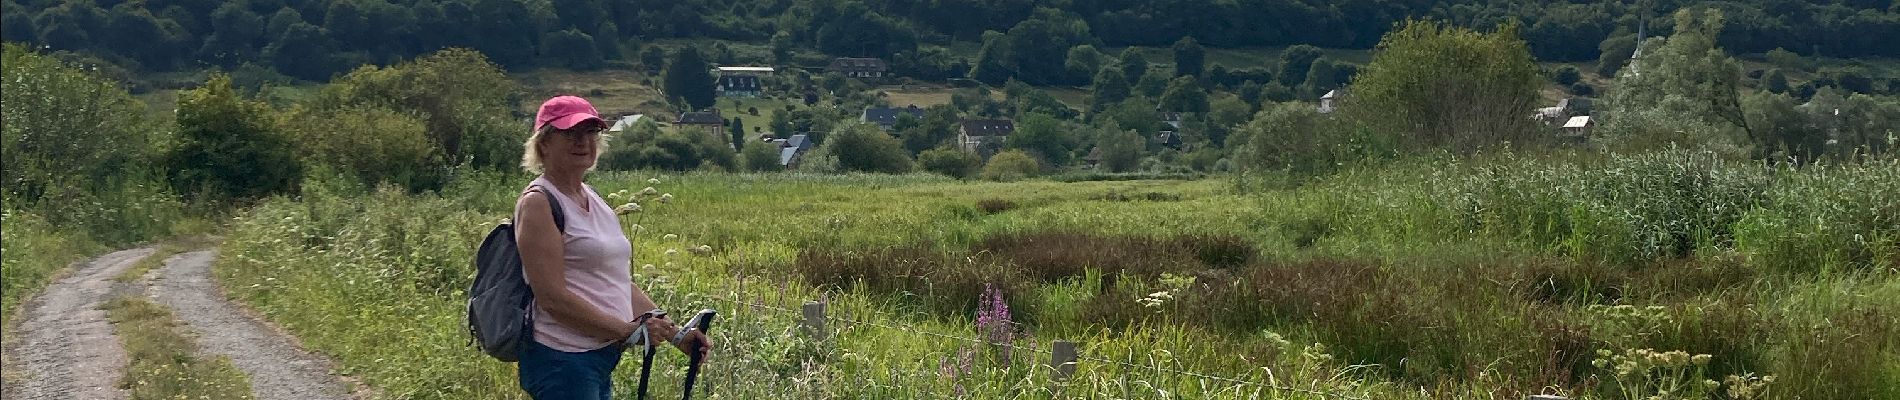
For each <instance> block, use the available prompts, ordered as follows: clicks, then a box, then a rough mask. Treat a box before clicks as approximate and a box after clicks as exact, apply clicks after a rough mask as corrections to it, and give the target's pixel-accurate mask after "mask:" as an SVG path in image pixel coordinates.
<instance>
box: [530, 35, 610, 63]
mask: <svg viewBox="0 0 1900 400" xmlns="http://www.w3.org/2000/svg"><path fill="white" fill-rule="evenodd" d="M541 46H542V48H541V54H542V56H543V57H548V58H553V59H556V60H560V61H561V64H560V65H561V66H563V67H567V68H568V69H572V70H576V71H592V70H597V69H600V68H601V67H604V66H606V65H607V61H606V60H604V59H602V58H601V56H600V50H599V48H597V47H595V46H594V37H593V36H591V35H588V34H587V33H585V32H581V30H579V29H574V28H568V29H566V30H562V31H559V32H549V33H548V37H547V39H544V40H542V41H541Z"/></svg>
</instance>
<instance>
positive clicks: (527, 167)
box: [521, 124, 608, 175]
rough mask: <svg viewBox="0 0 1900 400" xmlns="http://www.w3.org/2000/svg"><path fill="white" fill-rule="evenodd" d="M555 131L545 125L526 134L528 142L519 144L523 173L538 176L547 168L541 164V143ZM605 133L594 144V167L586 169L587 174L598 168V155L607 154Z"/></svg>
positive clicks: (551, 126) (552, 126) (550, 126)
mask: <svg viewBox="0 0 1900 400" xmlns="http://www.w3.org/2000/svg"><path fill="white" fill-rule="evenodd" d="M556 130H557V129H555V128H554V124H547V125H542V126H541V129H540V130H536V131H533V132H529V133H528V141H527V142H525V143H522V144H521V147H522V150H521V169H522V170H523V171H528V173H531V174H535V175H540V174H541V173H542V172H545V171H546V169H547V168H546V167H547V166H546V165H545V164H543V163H542V162H541V142H545V141H547V139H548V136H549V135H550V134H552V133H553V132H554V131H556ZM607 133H608V132H604V131H603V132H601V133H600V138H599V139H598V141H596V142H595V143H594V165H593V166H591V167H587V171H588V172H593V171H594V169H595V168H598V167H600V154H601V153H606V152H607Z"/></svg>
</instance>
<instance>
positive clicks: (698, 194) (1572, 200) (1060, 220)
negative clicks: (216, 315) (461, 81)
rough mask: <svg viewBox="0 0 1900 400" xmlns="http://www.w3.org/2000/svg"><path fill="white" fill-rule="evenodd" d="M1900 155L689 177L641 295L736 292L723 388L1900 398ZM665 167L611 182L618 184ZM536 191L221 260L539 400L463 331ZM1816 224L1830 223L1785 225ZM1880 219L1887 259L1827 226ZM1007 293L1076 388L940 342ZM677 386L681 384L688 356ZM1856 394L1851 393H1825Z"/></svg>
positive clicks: (299, 317) (395, 392)
mask: <svg viewBox="0 0 1900 400" xmlns="http://www.w3.org/2000/svg"><path fill="white" fill-rule="evenodd" d="M1894 167H1895V165H1894V164H1892V161H1870V162H1864V163H1860V164H1850V165H1839V166H1828V167H1807V168H1802V169H1785V168H1784V169H1777V168H1774V167H1770V166H1765V165H1756V164H1747V163H1740V164H1738V163H1730V162H1726V161H1721V160H1717V159H1712V158H1707V157H1704V156H1701V155H1697V154H1693V153H1686V152H1665V153H1657V154H1646V155H1636V156H1622V157H1604V158H1596V157H1580V158H1576V159H1557V158H1551V157H1525V156H1509V155H1507V156H1494V157H1489V158H1479V159H1475V160H1466V161H1452V160H1430V159H1423V160H1406V161H1401V162H1399V163H1398V164H1396V165H1391V166H1385V167H1370V168H1356V169H1350V170H1347V171H1346V172H1344V173H1342V174H1340V175H1337V176H1333V177H1329V178H1324V179H1320V180H1317V181H1314V182H1310V183H1308V184H1305V185H1303V186H1299V187H1291V188H1282V189H1276V190H1271V191H1265V192H1260V193H1249V194H1238V193H1234V192H1231V191H1230V190H1229V189H1228V188H1227V185H1226V184H1224V183H1223V182H1218V181H1208V180H1203V181H1117V182H1078V183H1060V182H1047V181H1028V182H1015V183H963V182H950V181H945V180H942V179H941V178H932V177H925V176H877V175H863V176H828V175H797V174H786V175H771V174H767V175H750V174H742V175H732V174H703V173H694V174H686V175H668V176H660V177H659V178H660V179H661V180H662V182H663V183H662V184H659V185H652V186H656V187H657V189H659V190H660V191H663V192H669V193H672V194H674V195H675V196H677V199H678V200H677V201H675V202H673V203H670V204H663V205H660V204H649V205H648V206H649V207H647V208H646V209H645V211H644V212H642V213H640V214H635V215H630V216H629V217H632V218H635V219H637V220H638V223H639V224H641V225H642V226H643V227H644V229H643V230H641V231H639V232H638V234H637V235H636V236H635V237H634V242H635V260H634V262H633V265H635V271H634V273H635V276H636V277H635V279H636V282H638V283H639V284H641V285H642V286H643V287H645V288H646V289H647V291H648V292H649V293H653V294H654V295H655V296H656V297H657V300H659V301H660V303H661V305H662V306H663V307H667V308H668V309H673V310H691V309H697V308H700V307H717V308H720V309H721V310H722V311H725V314H724V315H725V316H726V317H727V318H728V319H727V320H726V321H727V323H725V324H722V326H721V328H720V329H721V330H720V331H718V332H716V335H715V336H716V337H717V338H718V339H719V340H720V342H721V343H722V344H721V346H722V350H721V351H720V352H718V353H715V354H716V355H715V359H716V361H714V364H712V366H711V367H709V370H708V371H709V372H708V375H707V377H708V378H707V379H708V380H707V381H706V382H709V383H708V384H707V385H709V386H707V387H708V388H711V389H712V390H713V391H715V392H717V393H720V394H721V395H722V396H728V397H735V398H813V397H900V398H916V397H934V396H936V395H944V396H951V397H954V396H958V395H964V396H970V397H974V398H1073V397H1169V396H1179V397H1188V398H1198V397H1222V398H1228V397H1247V396H1252V395H1255V394H1259V395H1261V396H1268V395H1273V396H1282V395H1284V396H1291V397H1296V398H1298V397H1311V395H1310V394H1308V395H1300V394H1299V393H1298V392H1293V391H1285V390H1278V389H1267V388H1263V387H1261V386H1258V385H1250V384H1232V383H1230V382H1223V381H1218V380H1208V379H1200V378H1196V377H1193V376H1189V375H1182V374H1178V373H1174V372H1171V371H1193V372H1198V373H1204V374H1211V375H1215V376H1225V377H1234V378H1240V379H1246V380H1250V381H1256V382H1266V381H1271V382H1274V383H1275V384H1276V385H1280V386H1288V387H1295V388H1316V389H1321V390H1328V391H1343V392H1349V393H1356V394H1361V395H1368V396H1372V397H1377V398H1408V397H1457V398H1522V396H1523V395H1525V394H1536V393H1548V392H1557V393H1563V394H1569V395H1573V396H1584V397H1603V398H1623V397H1625V396H1637V397H1644V396H1649V395H1656V394H1660V393H1653V392H1650V391H1652V390H1658V389H1655V388H1658V387H1676V386H1656V385H1636V384H1634V383H1633V382H1639V381H1640V382H1664V381H1668V382H1669V383H1670V384H1671V385H1676V384H1681V385H1689V384H1695V385H1698V386H1696V387H1702V386H1699V385H1701V384H1702V383H1703V382H1702V380H1704V379H1709V380H1715V381H1717V384H1716V388H1715V389H1713V390H1714V392H1710V393H1726V392H1724V391H1725V390H1731V389H1732V388H1734V387H1737V386H1736V385H1733V384H1728V383H1722V382H1721V381H1722V380H1724V379H1725V378H1727V377H1729V376H1731V375H1733V376H1737V377H1747V376H1755V377H1760V376H1763V375H1774V376H1776V377H1777V379H1778V380H1777V381H1775V382H1773V383H1770V384H1768V386H1767V390H1769V392H1770V393H1771V394H1779V395H1780V396H1782V397H1788V396H1791V395H1793V394H1802V395H1803V396H1804V397H1807V398H1883V397H1887V396H1889V395H1890V394H1892V393H1894V392H1895V391H1896V390H1900V389H1897V388H1900V385H1896V384H1894V383H1892V382H1900V380H1894V379H1885V378H1890V377H1892V376H1893V375H1892V374H1893V373H1894V371H1900V362H1896V361H1893V360H1896V359H1900V358H1896V357H1892V356H1891V355H1893V354H1896V350H1895V348H1896V346H1895V341H1896V340H1900V339H1896V338H1895V336H1896V334H1895V333H1893V332H1892V326H1893V325H1892V324H1891V323H1890V321H1893V320H1895V319H1896V318H1897V317H1900V301H1895V299H1896V298H1897V297H1900V295H1896V294H1895V292H1896V286H1895V285H1894V284H1893V282H1894V272H1893V271H1892V266H1891V265H1892V262H1893V261H1892V260H1893V256H1892V255H1893V254H1894V253H1893V252H1892V249H1893V246H1894V244H1893V243H1894V242H1893V241H1892V240H1893V239H1892V238H1893V237H1894V232H1896V230H1895V229H1893V227H1892V226H1891V224H1892V223H1891V222H1890V221H1892V220H1891V217H1889V216H1890V215H1892V214H1891V210H1894V209H1895V208H1893V207H1894V202H1895V201H1896V200H1893V199H1890V198H1889V197H1891V196H1884V197H1883V196H1879V195H1877V194H1875V195H1864V194H1860V192H1858V191H1856V190H1857V189H1855V188H1861V187H1871V188H1875V189H1876V190H1889V191H1891V190H1890V188H1893V187H1894V186H1893V185H1895V179H1896V177H1897V176H1896V174H1895V173H1894V172H1893V169H1894ZM649 177H651V175H648V174H643V173H604V174H597V175H595V176H594V177H593V178H591V179H590V182H592V184H593V185H594V186H595V187H596V188H597V189H598V190H599V191H600V192H602V193H603V194H606V193H611V192H614V191H617V190H621V189H627V190H630V191H637V190H639V189H640V188H642V187H645V186H649V185H648V184H647V183H646V179H647V178H649ZM527 180H528V177H526V176H519V175H515V174H506V175H504V174H492V175H479V176H465V177H462V178H461V179H459V180H458V181H457V182H456V183H454V184H452V185H450V186H449V188H448V189H446V190H445V191H443V192H442V193H440V194H422V195H410V194H405V193H403V192H401V191H399V190H392V189H383V190H375V191H371V190H367V189H365V188H360V187H350V186H348V185H341V184H337V185H332V184H326V183H324V182H323V181H324V180H322V179H317V180H313V181H312V183H311V184H308V185H306V188H305V193H304V194H303V196H301V197H300V199H299V200H294V201H293V200H289V199H275V200H271V201H267V202H265V203H264V204H262V205H260V206H259V207H257V208H255V209H253V210H252V211H251V212H249V213H247V214H246V215H245V216H243V217H242V218H241V219H239V220H237V221H236V223H235V227H234V228H233V233H232V234H231V235H230V238H229V239H228V240H227V241H226V244H225V246H226V248H225V254H227V255H228V256H226V257H224V259H222V260H220V261H219V263H218V265H217V266H216V268H217V272H218V275H219V276H220V278H221V279H224V280H225V281H226V284H227V286H229V287H231V288H232V294H233V295H234V296H235V297H237V298H239V299H241V300H243V301H246V302H248V303H251V304H253V305H255V306H256V307H258V309H260V310H261V311H263V312H264V313H265V314H267V315H268V316H270V318H272V319H273V320H276V321H278V322H279V323H281V324H283V325H284V326H286V327H287V328H288V329H290V330H291V331H292V332H293V333H295V334H297V335H298V336H300V337H302V338H303V339H304V341H305V343H307V344H309V345H310V346H312V347H314V348H316V349H318V350H320V351H323V352H325V353H329V354H333V355H335V356H336V357H337V358H338V359H339V361H340V362H341V363H342V365H343V366H344V368H346V369H347V370H348V372H349V373H351V374H354V375H357V376H361V377H363V378H364V379H365V380H366V381H367V383H369V384H370V385H372V386H376V387H378V388H380V389H381V390H383V391H384V392H385V393H388V394H391V395H392V396H395V397H400V398H467V397H483V398H518V397H519V396H520V392H519V391H518V390H517V389H515V388H514V385H515V382H514V377H513V370H512V367H511V366H509V365H507V364H501V363H497V362H492V361H489V360H486V359H485V358H484V357H482V356H479V355H478V354H479V353H478V352H476V351H475V350H474V349H473V348H470V347H467V346H465V345H464V344H465V343H466V337H465V334H464V333H463V330H462V324H461V317H462V316H461V312H462V310H461V308H462V300H463V299H462V296H463V295H462V294H461V293H460V290H462V288H463V287H465V286H466V284H467V279H469V276H471V274H472V271H470V270H469V268H470V267H469V265H468V262H469V261H468V260H469V259H470V257H471V256H472V251H473V247H474V246H475V244H476V243H477V242H478V241H479V239H480V238H481V235H483V234H484V233H486V231H487V229H488V228H490V227H492V226H493V224H494V223H495V222H497V221H499V220H500V219H502V218H505V217H507V216H508V213H509V210H510V209H511V208H512V207H511V205H512V202H513V199H514V198H515V194H516V193H518V192H519V190H520V187H519V186H520V185H521V184H523V183H525V182H526V181H527ZM1850 183H1851V184H1850ZM1843 186H1852V187H1851V188H1850V187H1843ZM1130 193H1135V194H1141V195H1128V194H1130ZM1874 193H1880V192H1878V191H1876V192H1874ZM1843 203H1845V204H1843ZM1005 204H1007V206H1004V205H1005ZM1822 204H1826V205H1829V207H1835V208H1824V209H1823V210H1827V211H1814V210H1813V209H1814V207H1812V206H1816V205H1822ZM1837 204H1838V206H1837ZM1809 219H1819V220H1821V222H1815V223H1814V226H1812V227H1809V228H1806V229H1807V231H1806V232H1807V233H1803V231H1800V230H1795V231H1787V230H1777V229H1768V228H1767V227H1771V226H1776V225H1772V224H1771V223H1770V222H1771V221H1782V222H1779V223H1783V224H1796V223H1808V220H1809ZM1837 222H1838V223H1837ZM665 234H675V235H677V236H675V237H674V238H670V239H669V238H663V237H662V236H663V235H665ZM1855 235H1859V236H1858V237H1859V238H1861V239H1846V240H1865V241H1866V243H1867V244H1866V245H1864V246H1862V247H1860V248H1864V249H1866V250H1854V249H1856V248H1852V247H1849V248H1843V247H1840V246H1838V245H1836V244H1832V243H1837V242H1830V241H1838V240H1843V239H1841V238H1854V237H1856V236H1855ZM701 245H705V246H707V247H708V248H711V249H712V251H710V252H706V253H699V252H694V251H688V250H689V249H693V248H696V247H699V246H701ZM667 250H679V251H678V252H677V253H676V254H675V255H668V254H666V253H667ZM1826 254H1837V255H1832V256H1829V255H1826ZM1830 257H1832V258H1830ZM1804 259H1805V260H1813V261H1810V262H1802V261H1800V260H1804ZM986 286H989V287H994V288H997V289H999V291H1000V292H1001V293H1002V296H1003V297H1004V298H1005V299H1007V303H1008V306H1009V308H1010V309H1011V311H1012V313H1013V314H1012V315H1013V318H1014V320H1015V322H1017V323H1020V325H1018V326H1017V327H1018V329H1019V332H1020V333H1021V334H1022V336H1020V337H1018V338H1016V339H1014V340H1015V343H1017V344H1018V345H1021V346H1025V347H1026V348H1027V347H1035V348H1042V349H1046V348H1047V346H1048V343H1050V342H1051V341H1053V340H1075V341H1078V342H1080V343H1082V346H1083V354H1085V355H1087V356H1089V357H1091V358H1090V359H1089V360H1085V361H1084V362H1083V363H1081V365H1080V368H1079V370H1078V373H1077V374H1078V375H1076V377H1075V378H1074V379H1072V380H1069V381H1067V383H1060V384H1057V383H1051V382H1050V380H1049V379H1048V374H1049V373H1050V371H1049V370H1048V368H1047V367H1046V366H1039V365H1038V364H1040V363H1043V362H1044V360H1041V359H1039V358H1038V357H1046V356H1042V355H1033V356H1030V357H1013V358H1011V359H1009V360H1007V361H1004V360H1002V359H1000V358H998V357H996V356H995V354H997V353H996V349H995V348H993V346H989V345H982V344H975V343H967V342H961V341H958V340H947V339H944V338H943V337H941V336H936V335H931V333H935V334H938V335H952V336H960V337H977V336H979V335H980V334H981V332H980V331H978V329H977V328H976V326H974V324H973V323H972V321H973V320H975V319H976V317H977V315H978V314H979V313H980V312H981V311H980V307H979V306H978V303H977V302H976V300H977V297H979V296H978V295H979V294H981V293H983V291H984V290H985V289H984V288H985V287H986ZM819 299H824V300H825V301H827V302H828V303H829V304H830V311H829V312H830V313H831V314H830V315H831V316H833V317H835V318H834V319H833V320H832V323H831V325H830V326H829V332H828V335H825V336H826V337H827V339H825V340H822V341H821V340H818V339H814V338H812V337H810V336H808V335H806V334H803V333H800V332H799V330H798V328H797V327H796V326H797V322H796V321H798V320H799V319H800V318H799V316H798V315H797V312H796V311H794V310H796V309H797V306H798V305H799V304H801V303H802V302H804V301H811V300H819ZM732 300H742V302H733V301H732ZM754 303H756V304H766V305H770V307H755V306H753V305H750V304H754ZM774 307H777V308H774ZM778 308H783V309H782V310H781V309H778ZM847 321H862V322H865V323H863V324H860V323H853V322H847ZM872 324H877V325H887V326H889V327H885V326H876V325H872ZM892 327H902V329H898V328H892ZM1644 349H1649V350H1655V351H1658V352H1668V351H1683V352H1688V353H1690V354H1706V355H1708V356H1709V357H1707V358H1708V361H1707V362H1706V364H1704V365H1700V366H1698V367H1697V368H1696V369H1694V370H1692V371H1690V370H1673V369H1667V367H1666V366H1657V367H1655V368H1656V369H1653V370H1652V369H1639V370H1623V371H1619V370H1618V369H1617V368H1614V367H1615V366H1614V365H1610V366H1600V365H1598V363H1597V361H1599V360H1606V361H1607V360H1609V358H1607V357H1611V356H1614V355H1621V354H1638V353H1640V352H1639V350H1643V351H1647V350H1644ZM1016 354H1036V353H1034V352H1033V351H1029V352H1027V353H1025V352H1023V351H1018V352H1016ZM1604 354H1610V355H1611V356H1606V355H1604ZM1102 359H1107V360H1112V362H1102V361H1101V360H1102ZM1820 360H1829V361H1828V363H1829V364H1828V366H1827V367H1824V368H1814V367H1809V365H1813V364H1814V363H1818V362H1822V361H1820ZM1835 360H1838V361H1835ZM661 362H663V363H667V364H663V365H680V363H681V362H683V360H680V359H679V356H678V355H677V354H674V353H673V352H664V355H662V359H661ZM621 370H622V371H623V372H622V373H623V374H625V373H626V372H625V371H628V370H631V368H622V369H621ZM1678 371H1680V373H1678ZM1691 372H1692V373H1691ZM658 376H659V379H658V382H660V384H659V385H660V386H658V387H656V388H655V392H656V393H665V391H667V390H674V388H675V387H676V386H671V385H676V384H677V383H676V382H677V379H678V378H679V372H678V371H676V370H661V372H659V373H658ZM619 379H620V380H619V381H618V382H621V383H622V385H621V386H622V387H621V388H620V389H619V390H620V391H621V392H622V394H626V393H627V392H628V391H629V390H630V388H628V387H626V386H628V385H627V383H629V382H631V380H630V378H629V377H627V376H626V375H622V376H620V378H619ZM1744 380H1746V379H1744ZM1842 380H1853V381H1854V382H1855V384H1853V385H1843V384H1838V383H1836V384H1830V383H1829V382H1839V381H1842ZM1619 382H1622V383H1619ZM1830 385H1831V386H1830ZM1678 386H1680V385H1678ZM1684 387H1686V386H1684ZM1698 393H1701V392H1698Z"/></svg>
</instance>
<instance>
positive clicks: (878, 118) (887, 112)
mask: <svg viewBox="0 0 1900 400" xmlns="http://www.w3.org/2000/svg"><path fill="white" fill-rule="evenodd" d="M904 114H910V115H911V116H913V117H917V118H918V119H923V118H924V109H923V108H920V107H917V105H915V104H912V105H911V106H910V107H904V108H889V107H870V108H865V109H864V114H863V115H860V116H859V117H858V121H862V122H864V123H867V124H877V126H878V127H879V128H884V130H885V131H886V132H888V131H890V130H891V129H892V128H894V127H896V126H897V119H898V118H899V117H901V116H902V115H904Z"/></svg>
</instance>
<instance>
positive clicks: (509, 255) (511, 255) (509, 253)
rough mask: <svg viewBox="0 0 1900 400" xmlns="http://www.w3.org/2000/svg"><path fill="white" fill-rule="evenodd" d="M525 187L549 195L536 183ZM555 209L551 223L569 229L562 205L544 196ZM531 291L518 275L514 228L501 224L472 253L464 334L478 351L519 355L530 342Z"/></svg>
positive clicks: (518, 253)
mask: <svg viewBox="0 0 1900 400" xmlns="http://www.w3.org/2000/svg"><path fill="white" fill-rule="evenodd" d="M528 190H529V191H538V192H541V193H542V194H544V195H550V196H551V194H549V193H548V191H546V190H544V189H542V188H541V187H539V186H535V187H531V188H529V189H528ZM548 206H549V207H548V208H551V209H553V210H554V227H555V229H559V230H560V231H562V232H566V231H567V221H566V218H565V216H563V215H561V205H560V204H559V203H557V202H556V201H555V200H554V198H552V197H549V198H548ZM533 302H534V291H532V290H530V289H529V288H528V281H527V279H526V278H525V277H524V276H522V270H521V248H519V247H516V245H515V227H514V224H513V223H511V222H503V223H502V224H501V225H499V226H496V227H495V229H494V230H492V231H489V232H488V238H487V239H483V240H482V247H481V250H479V251H477V252H476V253H475V284H474V285H471V286H469V288H468V333H469V335H471V336H473V337H472V338H471V341H472V342H474V343H475V344H479V345H481V346H482V352H485V353H488V355H489V356H492V357H495V359H497V360H501V361H504V362H515V361H516V360H519V359H521V348H522V344H523V343H524V342H526V341H528V340H534V339H533V335H534V317H533V315H534V314H533V313H532V312H530V311H529V309H528V307H530V306H531V305H532V304H533Z"/></svg>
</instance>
